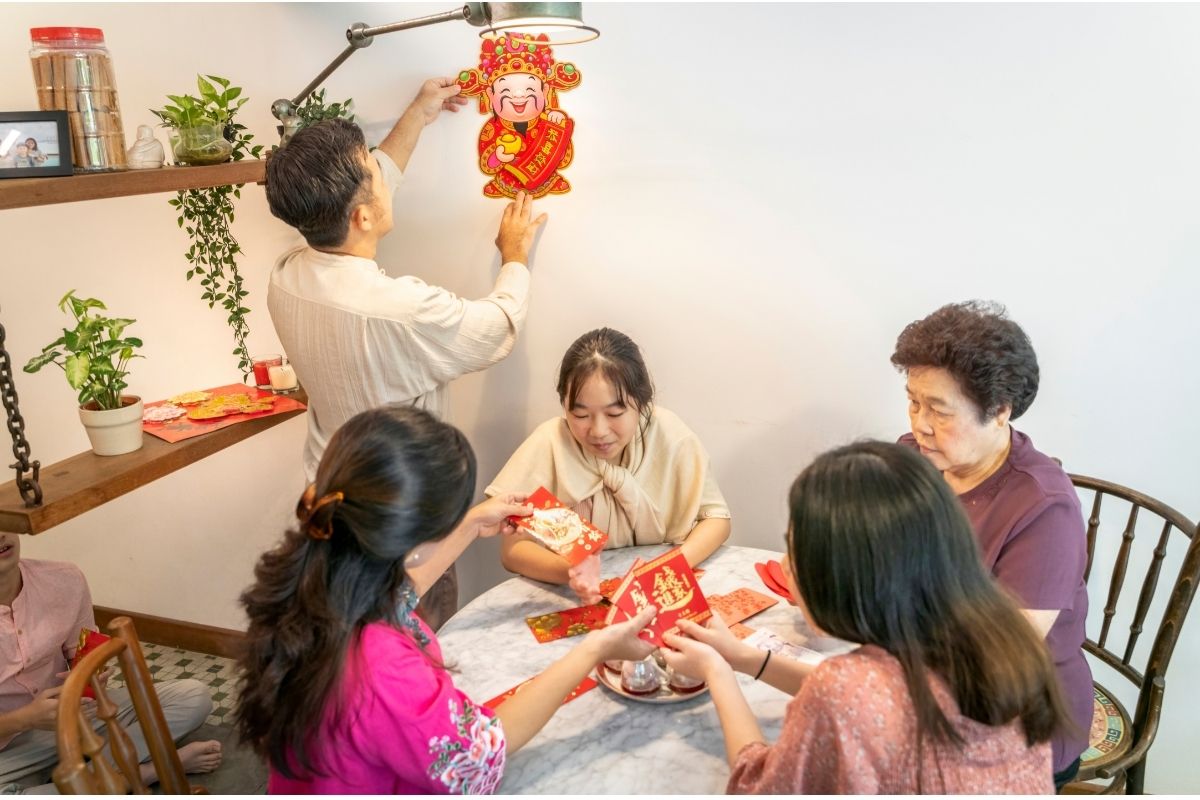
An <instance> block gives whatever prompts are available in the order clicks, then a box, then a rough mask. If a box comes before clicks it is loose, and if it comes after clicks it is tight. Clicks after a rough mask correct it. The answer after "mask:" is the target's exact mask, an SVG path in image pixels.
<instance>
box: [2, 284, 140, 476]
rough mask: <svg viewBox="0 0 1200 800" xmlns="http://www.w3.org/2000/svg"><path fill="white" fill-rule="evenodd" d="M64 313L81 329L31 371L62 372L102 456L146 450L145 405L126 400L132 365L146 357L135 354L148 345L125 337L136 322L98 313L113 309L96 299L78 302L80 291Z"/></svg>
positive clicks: (67, 298)
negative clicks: (49, 368)
mask: <svg viewBox="0 0 1200 800" xmlns="http://www.w3.org/2000/svg"><path fill="white" fill-rule="evenodd" d="M58 308H59V310H60V311H62V312H64V313H68V314H71V315H72V316H73V317H74V318H75V327H74V328H63V335H62V336H60V337H59V338H58V339H56V340H54V341H53V342H51V343H50V344H48V345H46V346H45V347H43V348H42V352H41V354H40V355H37V356H34V357H33V358H31V359H30V360H29V363H28V364H26V365H25V371H26V372H29V373H34V372H37V371H39V370H40V369H41V368H42V367H44V366H46V365H47V364H54V365H55V366H57V367H59V368H60V369H62V371H63V372H64V373H65V374H66V377H67V383H69V384H70V385H71V388H72V389H74V390H75V391H77V392H78V393H79V417H80V419H81V420H82V422H83V425H84V427H85V428H86V429H87V433H88V438H89V439H90V440H91V442H92V450H93V451H95V453H96V454H97V455H102V456H115V455H121V454H123V453H130V452H133V451H134V450H137V449H138V448H140V447H141V446H142V399H141V398H140V397H136V396H133V395H126V394H123V392H124V390H125V388H126V387H127V386H128V384H127V383H126V382H125V378H126V377H127V376H128V375H129V368H128V367H129V362H130V361H131V360H133V359H135V358H141V357H142V356H140V355H137V354H136V353H135V352H134V350H135V349H136V348H138V347H141V346H142V340H141V339H138V338H135V337H133V336H126V335H125V329H126V328H128V327H129V326H130V325H132V324H133V323H134V322H135V320H132V319H123V318H115V317H105V316H101V315H100V314H96V313H93V311H95V310H100V311H106V310H107V308H106V307H105V305H104V303H102V302H100V301H99V300H96V299H95V298H91V297H89V298H87V299H80V298H78V297H76V296H75V290H74V289H72V290H71V291H69V292H67V293H66V295H64V296H63V299H62V300H60V301H59V303H58Z"/></svg>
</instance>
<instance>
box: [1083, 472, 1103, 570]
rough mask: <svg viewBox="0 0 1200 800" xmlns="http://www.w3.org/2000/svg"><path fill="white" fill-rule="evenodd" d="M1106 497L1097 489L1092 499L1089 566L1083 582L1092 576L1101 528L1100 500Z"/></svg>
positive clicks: (1088, 532)
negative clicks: (1097, 536) (1097, 533)
mask: <svg viewBox="0 0 1200 800" xmlns="http://www.w3.org/2000/svg"><path fill="white" fill-rule="evenodd" d="M1103 499H1104V492H1102V491H1100V490H1099V489H1097V490H1096V497H1095V499H1094V500H1092V515H1091V516H1090V517H1088V526H1087V567H1086V568H1085V569H1084V571H1083V582H1084V583H1087V582H1088V578H1090V577H1091V576H1092V559H1094V558H1095V557H1096V531H1097V530H1099V528H1100V501H1102V500H1103Z"/></svg>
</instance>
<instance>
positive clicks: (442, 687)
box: [267, 616, 504, 794]
mask: <svg viewBox="0 0 1200 800" xmlns="http://www.w3.org/2000/svg"><path fill="white" fill-rule="evenodd" d="M411 619H413V620H416V617H415V616H413V617H411ZM418 624H419V626H420V628H419V630H420V633H421V634H423V635H424V636H425V637H426V638H427V640H428V642H429V644H428V645H427V647H426V652H427V653H428V655H429V656H431V657H432V658H433V659H434V660H435V661H441V657H442V655H441V649H440V648H439V647H438V644H437V640H436V639H435V638H434V636H433V633H432V632H431V631H430V630H429V629H428V628H427V627H426V626H425V624H424V623H423V622H419V621H418ZM340 699H341V701H342V703H343V709H344V710H343V713H342V714H341V715H340V717H338V718H336V720H335V717H334V715H333V714H332V712H331V713H330V714H329V715H327V717H326V721H325V723H324V724H323V725H322V727H321V729H320V730H318V731H314V732H313V735H312V739H311V741H312V742H313V748H312V750H313V755H315V757H316V759H317V761H318V763H319V764H320V765H321V767H320V768H321V771H322V772H324V773H325V775H310V776H307V777H306V778H303V779H291V778H287V777H285V776H283V775H282V774H280V773H279V772H277V771H276V770H275V769H274V768H272V769H271V774H270V779H269V782H268V785H267V789H268V791H269V792H270V793H271V794H448V793H452V794H490V793H492V792H494V791H495V790H496V787H497V786H498V785H499V784H500V778H501V777H502V776H503V773H504V731H503V730H502V729H501V727H500V721H499V720H498V719H496V718H495V717H494V716H493V715H492V712H491V711H490V710H489V709H486V708H484V707H482V706H478V705H476V704H475V703H473V702H471V699H470V698H469V697H467V696H466V695H465V694H463V693H462V692H460V691H459V690H458V689H456V688H454V683H453V682H452V681H451V680H450V674H449V673H447V672H446V671H445V670H444V669H442V668H440V667H438V666H437V665H436V664H435V663H432V662H431V661H430V660H429V658H426V655H425V653H422V651H421V647H420V645H418V644H417V642H415V641H414V640H413V638H412V637H411V636H410V635H408V634H407V633H404V632H401V631H398V630H396V629H395V628H392V627H390V626H388V625H385V624H382V623H375V624H371V625H368V626H367V627H366V628H365V629H364V630H363V633H362V636H361V638H360V641H359V642H358V645H357V646H356V647H354V648H353V649H352V650H351V652H350V654H349V657H348V658H347V660H346V666H345V672H344V675H343V678H342V684H341V696H340Z"/></svg>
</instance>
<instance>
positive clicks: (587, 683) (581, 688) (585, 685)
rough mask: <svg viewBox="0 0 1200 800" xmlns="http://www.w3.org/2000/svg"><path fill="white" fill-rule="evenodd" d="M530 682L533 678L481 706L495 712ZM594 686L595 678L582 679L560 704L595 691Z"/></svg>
mask: <svg viewBox="0 0 1200 800" xmlns="http://www.w3.org/2000/svg"><path fill="white" fill-rule="evenodd" d="M531 680H533V678H530V679H529V680H524V681H521V682H520V683H518V684H517V685H516V686H514V687H513V688H511V689H509V690H508V691H507V692H505V693H504V694H498V695H496V696H495V697H493V698H492V699H491V700H488V701H487V702H486V703H484V704H483V705H484V706H485V707H486V708H490V709H492V710H495V709H496V707H497V706H499V705H500V704H501V703H503V702H504V701H505V700H507V699H508V698H510V697H512V696H513V695H514V694H516V693H517V692H519V691H521V689H523V688H525V684H527V683H529V681H531ZM596 685H597V684H596V679H595V678H584V679H583V681H582V682H580V684H579V685H578V686H576V687H575V688H574V689H572V690H571V693H570V694H569V695H567V698H566V699H565V700H563V701H562V704H563V705H564V706H565V705H566V704H567V703H569V702H571V701H572V700H574V699H575V698H576V697H579V695H581V694H584V693H585V692H590V691H591V690H592V689H595V688H596Z"/></svg>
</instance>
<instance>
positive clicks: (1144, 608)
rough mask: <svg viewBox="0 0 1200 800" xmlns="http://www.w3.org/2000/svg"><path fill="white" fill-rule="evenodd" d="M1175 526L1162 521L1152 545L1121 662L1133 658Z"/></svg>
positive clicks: (1127, 661) (1169, 522)
mask: <svg viewBox="0 0 1200 800" xmlns="http://www.w3.org/2000/svg"><path fill="white" fill-rule="evenodd" d="M1173 527H1175V526H1174V525H1172V524H1171V521H1170V520H1167V521H1166V522H1164V523H1163V529H1162V534H1160V535H1159V537H1158V544H1157V545H1155V547H1154V554H1153V556H1152V557H1151V559H1150V568H1149V569H1148V570H1147V571H1146V579H1145V580H1144V581H1142V592H1141V594H1139V595H1138V604H1137V610H1136V611H1135V612H1134V614H1133V622H1132V623H1130V625H1129V642H1128V643H1127V644H1126V645H1125V656H1124V657H1123V658H1122V659H1121V661H1122V663H1125V664H1128V663H1129V662H1130V661H1132V660H1133V651H1134V649H1135V648H1136V647H1137V641H1138V637H1139V636H1141V635H1142V630H1143V626H1144V625H1145V623H1146V614H1148V613H1149V611H1150V603H1151V602H1153V600H1154V590H1155V589H1157V588H1158V576H1159V573H1161V572H1162V564H1163V559H1164V558H1166V557H1167V544H1168V542H1170V540H1171V529H1172V528H1173Z"/></svg>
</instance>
